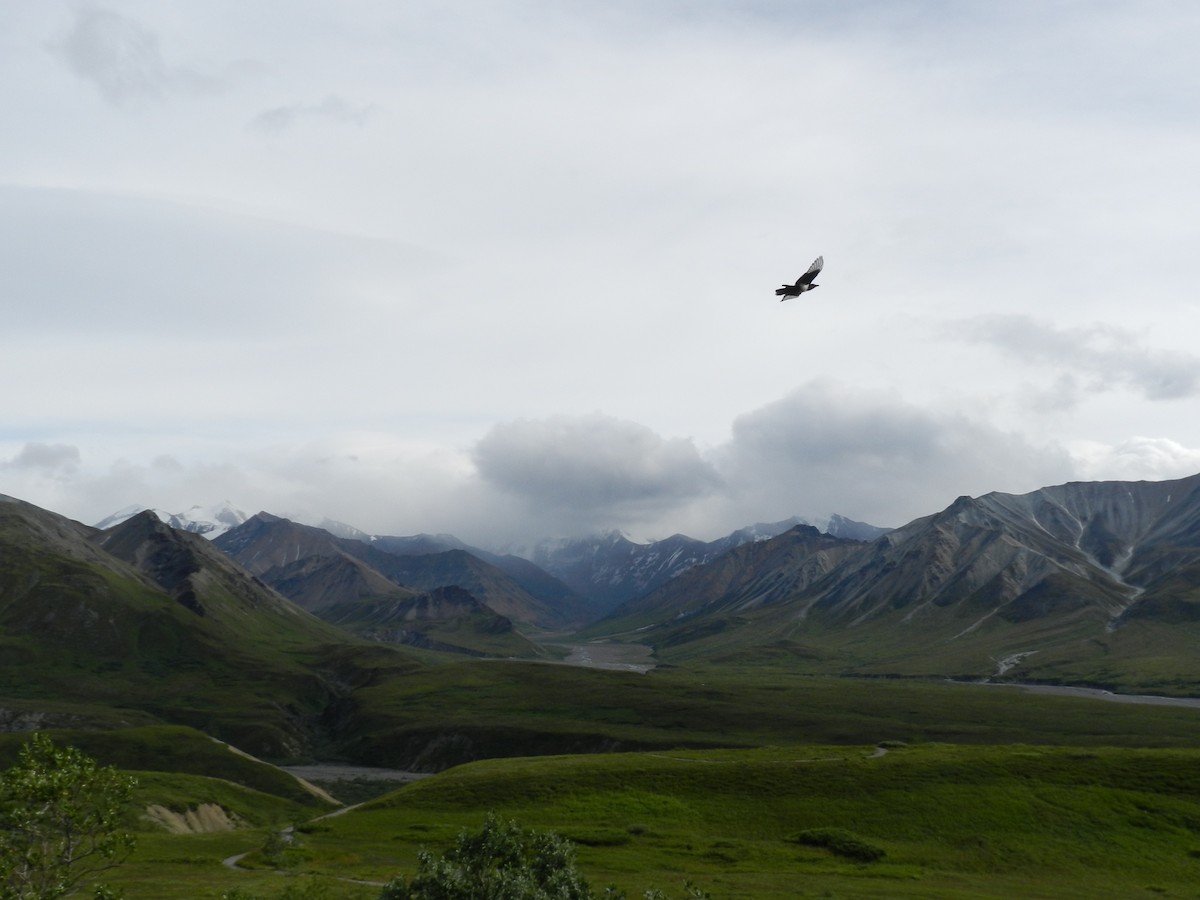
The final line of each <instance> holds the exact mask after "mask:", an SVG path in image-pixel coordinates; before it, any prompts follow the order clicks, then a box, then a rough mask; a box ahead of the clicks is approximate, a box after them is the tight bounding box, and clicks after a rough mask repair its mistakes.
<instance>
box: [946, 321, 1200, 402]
mask: <svg viewBox="0 0 1200 900" xmlns="http://www.w3.org/2000/svg"><path fill="white" fill-rule="evenodd" d="M946 331H947V333H949V334H950V335H952V336H954V337H959V338H962V339H965V340H968V341H971V342H973V343H978V344H985V345H987V346H990V347H992V348H994V349H996V350H998V351H999V352H1000V353H1003V354H1004V355H1005V356H1008V357H1010V358H1012V359H1015V360H1019V361H1020V362H1023V363H1028V364H1030V365H1034V366H1041V367H1044V368H1047V369H1050V370H1052V371H1056V372H1057V376H1056V378H1055V380H1054V382H1053V383H1052V384H1051V385H1050V386H1049V387H1047V388H1045V389H1043V391H1042V393H1043V394H1044V397H1045V400H1046V401H1047V404H1046V405H1050V406H1062V407H1066V406H1071V405H1074V404H1075V403H1077V402H1078V400H1079V399H1080V398H1081V397H1082V396H1083V395H1084V394H1088V393H1102V392H1106V391H1112V390H1118V389H1125V390H1131V391H1134V392H1136V393H1138V394H1141V395H1142V397H1144V398H1145V399H1147V400H1178V399H1182V398H1185V397H1193V396H1196V395H1197V393H1200V357H1197V356H1195V355H1194V354H1191V353H1186V352H1183V351H1179V350H1161V349H1156V348H1153V347H1148V346H1146V345H1145V344H1144V343H1143V341H1142V339H1141V338H1140V337H1139V336H1138V335H1137V334H1136V333H1135V332H1133V331H1131V330H1130V329H1127V328H1122V327H1120V326H1116V325H1108V324H1102V323H1096V324H1092V325H1086V326H1077V327H1073V328H1062V327H1058V326H1055V325H1054V324H1052V323H1050V322H1047V321H1043V320H1039V319H1035V318H1033V317H1031V316H1021V315H990V316H979V317H976V318H973V319H968V320H964V321H960V322H953V323H950V324H948V325H947V327H946Z"/></svg>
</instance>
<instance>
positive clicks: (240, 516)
mask: <svg viewBox="0 0 1200 900" xmlns="http://www.w3.org/2000/svg"><path fill="white" fill-rule="evenodd" d="M145 510H150V512H152V513H154V514H155V515H156V516H158V518H159V519H161V520H162V521H163V522H166V523H167V524H168V525H170V526H171V527H172V528H178V529H179V530H180V531H190V532H191V533H192V534H199V535H202V536H204V537H206V538H208V539H209V540H210V541H211V540H213V539H214V538H218V537H220V536H221V535H223V534H224V533H225V532H227V531H229V530H230V529H233V528H237V527H238V526H239V525H241V524H242V523H243V522H245V521H246V520H247V519H248V518H250V517H249V516H248V515H246V513H244V512H242V510H240V509H238V508H237V507H236V506H234V505H233V504H232V503H230V502H229V501H228V500H225V501H224V502H222V503H218V504H215V505H212V506H192V507H189V508H188V509H186V510H184V511H183V512H178V513H172V512H167V511H165V510H161V509H155V508H154V507H151V506H137V505H134V506H126V507H125V508H124V509H120V510H117V511H116V512H115V513H113V514H112V515H110V516H106V517H105V518H103V519H101V520H100V521H99V522H97V523H96V527H97V528H99V529H101V530H107V529H109V528H112V527H113V526H114V525H120V524H121V523H122V522H124V521H125V520H127V519H132V518H133V517H134V516H136V515H137V514H138V513H140V512H144V511H145Z"/></svg>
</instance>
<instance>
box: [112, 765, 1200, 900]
mask: <svg viewBox="0 0 1200 900" xmlns="http://www.w3.org/2000/svg"><path fill="white" fill-rule="evenodd" d="M488 811H495V812H497V813H498V814H500V815H501V816H503V817H506V818H514V819H516V820H517V821H519V822H520V823H521V824H523V825H525V826H528V827H534V828H538V829H545V830H554V831H557V832H559V833H560V834H563V835H565V836H566V837H568V838H570V839H571V840H573V841H575V842H576V844H577V845H578V849H579V860H580V865H581V868H582V870H583V871H584V872H585V873H586V874H587V876H588V877H589V879H590V880H591V881H592V883H593V885H594V886H596V887H602V886H603V885H606V884H609V883H615V884H617V885H618V886H620V887H622V888H624V889H625V890H627V891H628V892H629V894H630V896H639V895H640V893H641V891H642V890H645V889H646V888H649V887H651V886H655V887H658V888H661V889H665V890H668V891H673V892H676V893H677V892H678V891H679V888H680V886H681V884H682V881H683V879H684V878H690V879H691V880H693V881H694V882H696V883H697V884H698V885H699V886H701V887H703V888H705V889H706V890H708V891H710V892H711V894H712V896H713V897H714V898H718V900H735V898H755V900H771V898H796V897H838V898H885V897H886V898H925V900H928V898H947V900H949V898H1006V900H1007V898H1012V897H1023V898H1046V900H1050V898H1054V900H1064V898H1079V900H1083V898H1087V900H1096V898H1122V900H1126V898H1130V897H1139V896H1145V897H1172V896H1174V897H1194V896H1195V893H1196V889H1195V883H1196V878H1197V875H1198V874H1200V859H1198V856H1200V752H1197V751H1195V750H1138V749H1116V748H1103V749H1093V750H1081V749H1079V748H1064V747H1040V748H1036V747H1027V746H1013V747H963V746H947V745H926V746H893V747H891V748H890V750H889V752H888V753H886V755H882V756H880V755H878V751H876V750H875V748H873V747H869V746H868V747H853V748H850V747H830V746H819V745H818V746H813V745H797V746H788V747H775V748H763V749H755V750H740V751H714V750H704V751H672V752H669V753H637V754H613V755H607V756H591V757H551V758H542V759H521V760H503V761H499V760H494V761H488V762H481V763H475V764H471V765H468V766H463V767H460V768H456V769H453V770H450V771H448V772H445V773H442V774H441V775H438V776H435V777H433V778H430V779H426V780H424V781H421V782H417V783H414V784H412V785H409V786H408V787H405V788H403V789H401V790H400V791H397V792H395V793H393V794H391V795H388V796H387V797H385V798H381V799H380V800H378V801H375V802H372V803H369V804H367V805H366V806H364V807H362V808H360V809H357V810H353V811H351V812H349V813H347V814H346V815H344V816H338V817H335V818H329V819H324V820H322V821H319V822H313V823H311V824H309V825H302V826H301V827H300V829H299V846H298V847H297V848H296V852H295V854H294V855H293V857H292V858H291V860H290V865H291V866H292V867H293V871H294V872H298V873H312V874H314V875H320V876H324V877H326V878H328V879H334V878H338V879H360V880H367V881H383V880H386V879H387V878H388V877H390V876H392V875H394V874H396V873H397V872H412V871H413V870H414V869H415V862H416V853H417V851H418V850H419V849H421V848H422V847H424V848H429V849H434V850H440V849H444V848H445V847H446V846H448V845H449V843H450V841H451V840H452V839H453V837H454V835H455V834H456V833H457V831H458V830H459V829H461V828H464V827H467V828H471V829H475V828H477V827H478V826H479V824H480V823H481V822H482V820H483V818H484V816H485V815H486V813H487V812H488ZM243 837H245V838H247V840H246V841H244V842H243V849H244V850H245V849H252V848H253V847H255V846H256V841H257V837H256V836H252V835H251V834H250V833H245V834H243ZM186 840H190V839H184V838H175V839H173V841H172V844H171V846H174V847H177V848H183V847H184V846H190V847H191V848H193V849H192V853H193V855H192V856H191V857H190V858H191V859H192V860H193V861H192V863H191V869H190V871H191V872H192V873H193V875H192V877H193V879H196V880H195V881H193V884H194V885H195V884H196V883H197V881H198V880H199V877H200V875H201V873H207V874H211V875H215V874H216V869H215V867H214V866H213V864H212V862H211V860H212V859H213V857H212V853H213V850H214V849H216V848H209V847H206V846H205V845H203V844H201V843H194V844H186V843H185V841H186ZM233 846H234V843H233V842H231V841H224V842H222V843H221V844H220V849H219V850H217V852H219V853H224V852H227V851H228V852H233V851H231V850H230V849H229V848H231V847H233ZM163 847H165V844H163V843H161V842H160V849H159V851H158V852H159V853H160V854H163V853H164V852H165V851H164V850H163V849H162V848H163ZM205 859H208V860H209V862H207V863H206V862H205V861H204V860H205ZM247 862H248V863H250V864H253V863H254V859H253V858H247ZM148 865H149V860H145V859H144V858H143V859H142V860H138V861H135V863H134V864H132V865H131V866H129V867H127V870H123V871H120V872H119V877H114V878H113V881H114V882H116V883H118V884H122V885H126V886H127V887H128V889H129V896H130V897H131V900H136V898H139V897H151V896H157V897H173V896H188V895H185V894H175V893H172V892H170V891H165V892H161V893H159V894H152V893H148V892H146V891H145V889H144V886H143V885H142V884H141V883H140V882H139V879H141V878H144V877H145V875H144V871H142V869H143V867H145V866H148ZM177 868H179V867H177ZM240 874H242V875H243V876H244V877H245V878H246V879H247V881H246V882H245V883H246V884H249V883H251V880H253V883H254V884H256V885H262V886H263V887H261V888H259V890H261V891H262V892H263V895H264V896H278V892H279V891H282V890H283V888H284V886H285V885H287V884H288V883H289V882H288V881H286V880H284V879H283V878H279V880H278V881H277V882H276V884H277V885H278V886H277V887H276V888H275V891H276V893H274V894H272V893H268V891H269V890H270V884H271V883H270V881H269V879H267V878H266V877H265V876H266V874H267V873H266V870H259V871H258V872H257V873H256V874H249V873H240ZM176 875H177V877H182V876H180V875H179V873H178V871H177V870H176ZM275 877H277V878H278V877H279V876H275ZM218 883H219V884H225V885H227V884H228V883H229V878H228V873H221V874H220V876H219V879H218V880H217V881H216V882H212V883H207V884H205V885H204V888H205V889H207V890H211V891H212V892H211V893H203V892H202V891H200V890H199V889H198V888H197V892H196V893H193V894H192V895H190V896H193V897H206V896H213V897H216V896H219V893H218ZM326 883H327V885H328V886H329V887H328V893H327V894H326V895H325V896H328V897H347V898H349V897H365V896H371V895H370V894H368V893H363V888H361V887H357V886H355V885H353V884H351V883H349V882H346V881H341V882H338V881H333V880H330V881H328V882H326Z"/></svg>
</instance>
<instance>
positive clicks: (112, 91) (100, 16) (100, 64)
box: [48, 6, 259, 106]
mask: <svg viewBox="0 0 1200 900" xmlns="http://www.w3.org/2000/svg"><path fill="white" fill-rule="evenodd" d="M48 46H49V49H50V51H51V52H52V53H53V54H54V55H55V56H57V57H58V58H59V59H61V60H62V61H63V62H64V63H66V65H67V67H68V68H69V69H70V70H71V71H72V72H74V73H75V74H76V75H78V76H79V77H80V78H82V79H84V80H85V81H88V82H91V83H92V84H93V85H95V87H96V89H97V90H98V91H99V92H100V94H101V96H103V97H104V99H105V100H107V101H108V102H109V103H112V104H113V105H114V106H122V105H124V104H126V103H131V102H137V101H142V100H159V99H162V98H164V97H166V96H168V95H169V94H174V93H184V94H205V93H211V92H214V91H218V90H221V89H222V88H223V87H225V86H226V84H227V82H229V81H230V80H237V79H239V78H241V77H242V76H244V75H246V74H247V73H249V72H252V71H256V70H257V69H258V68H259V67H258V65H257V64H256V63H252V62H249V61H245V60H241V61H238V62H235V63H231V64H229V65H228V66H227V67H226V70H225V71H224V72H221V73H209V72H202V71H199V70H197V69H195V68H191V67H188V66H181V65H174V64H171V63H169V62H168V61H167V60H166V59H165V57H164V56H163V52H162V49H161V46H160V41H159V36H158V34H157V33H156V32H154V31H152V30H151V29H149V28H147V27H145V26H144V25H143V24H142V23H140V22H138V21H136V20H134V19H132V18H130V17H128V16H125V15H122V14H121V13H118V12H113V11H112V10H109V9H104V8H101V7H96V6H85V7H82V8H81V9H79V10H77V11H76V13H75V19H74V21H73V22H72V23H71V25H70V27H69V28H68V29H67V31H66V33H65V34H64V35H63V36H62V37H61V38H60V39H59V40H57V41H53V42H51V43H50V44H49V45H48Z"/></svg>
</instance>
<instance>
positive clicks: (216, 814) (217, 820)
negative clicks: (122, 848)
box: [142, 803, 239, 834]
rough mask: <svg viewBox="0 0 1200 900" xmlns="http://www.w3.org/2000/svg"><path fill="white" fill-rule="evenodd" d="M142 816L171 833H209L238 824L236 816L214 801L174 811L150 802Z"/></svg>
mask: <svg viewBox="0 0 1200 900" xmlns="http://www.w3.org/2000/svg"><path fill="white" fill-rule="evenodd" d="M142 818H144V819H148V820H149V821H151V822H153V823H155V824H156V825H159V826H161V827H163V828H165V829H166V830H167V831H169V832H171V834H211V833H212V832H216V831H233V830H235V829H236V828H237V827H238V825H239V821H238V818H237V816H232V815H230V814H229V813H228V812H226V811H225V808H224V807H222V806H218V805H217V804H215V803H201V804H200V805H199V806H197V807H196V808H195V809H189V810H186V811H184V812H181V813H179V812H175V811H174V810H172V809H167V808H166V807H165V806H160V805H159V804H157V803H152V804H150V805H149V806H147V807H146V812H145V813H143V815H142Z"/></svg>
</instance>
